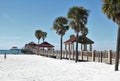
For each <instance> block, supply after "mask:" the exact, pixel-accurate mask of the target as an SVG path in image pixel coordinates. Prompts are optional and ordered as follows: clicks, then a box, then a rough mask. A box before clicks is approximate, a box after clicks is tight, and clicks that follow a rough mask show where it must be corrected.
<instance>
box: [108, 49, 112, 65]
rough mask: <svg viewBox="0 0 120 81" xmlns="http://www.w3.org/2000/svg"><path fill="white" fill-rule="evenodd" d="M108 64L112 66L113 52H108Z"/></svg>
mask: <svg viewBox="0 0 120 81" xmlns="http://www.w3.org/2000/svg"><path fill="white" fill-rule="evenodd" d="M108 63H109V64H112V50H109V51H108Z"/></svg>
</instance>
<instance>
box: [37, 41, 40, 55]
mask: <svg viewBox="0 0 120 81" xmlns="http://www.w3.org/2000/svg"><path fill="white" fill-rule="evenodd" d="M39 42H40V40H38V46H37V48H38V49H37V54H38V55H39Z"/></svg>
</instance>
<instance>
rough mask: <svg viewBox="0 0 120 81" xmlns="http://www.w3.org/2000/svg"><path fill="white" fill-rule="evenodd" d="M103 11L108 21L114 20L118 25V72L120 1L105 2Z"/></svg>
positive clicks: (117, 55) (117, 60)
mask: <svg viewBox="0 0 120 81" xmlns="http://www.w3.org/2000/svg"><path fill="white" fill-rule="evenodd" d="M102 11H103V13H104V14H106V15H107V17H108V19H112V21H113V22H116V23H117V24H118V35H117V45H116V60H115V71H118V66H119V51H120V0H103V5H102Z"/></svg>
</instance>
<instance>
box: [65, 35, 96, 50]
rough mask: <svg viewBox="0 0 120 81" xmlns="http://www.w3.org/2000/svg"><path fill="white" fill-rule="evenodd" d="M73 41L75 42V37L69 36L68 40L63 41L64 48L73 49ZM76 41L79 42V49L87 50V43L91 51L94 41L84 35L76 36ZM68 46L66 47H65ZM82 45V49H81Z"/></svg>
mask: <svg viewBox="0 0 120 81" xmlns="http://www.w3.org/2000/svg"><path fill="white" fill-rule="evenodd" d="M74 42H76V37H75V36H73V37H71V38H70V39H69V40H67V41H65V42H64V44H65V50H69V51H70V50H71V51H74ZM78 43H81V50H84V51H87V45H88V44H89V45H90V49H89V50H90V51H92V44H94V42H93V41H92V40H90V39H89V38H88V37H86V36H82V35H81V36H79V38H78ZM67 46H68V49H67ZM83 46H84V49H83Z"/></svg>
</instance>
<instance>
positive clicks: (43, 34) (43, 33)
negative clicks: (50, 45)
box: [42, 32, 47, 55]
mask: <svg viewBox="0 0 120 81" xmlns="http://www.w3.org/2000/svg"><path fill="white" fill-rule="evenodd" d="M46 37H47V33H46V32H42V39H43V43H44V40H45V38H46ZM43 55H44V47H43Z"/></svg>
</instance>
